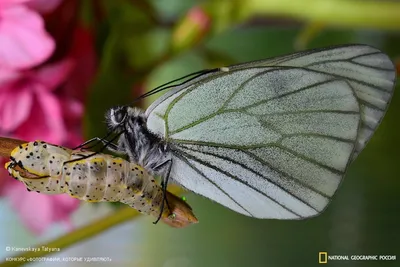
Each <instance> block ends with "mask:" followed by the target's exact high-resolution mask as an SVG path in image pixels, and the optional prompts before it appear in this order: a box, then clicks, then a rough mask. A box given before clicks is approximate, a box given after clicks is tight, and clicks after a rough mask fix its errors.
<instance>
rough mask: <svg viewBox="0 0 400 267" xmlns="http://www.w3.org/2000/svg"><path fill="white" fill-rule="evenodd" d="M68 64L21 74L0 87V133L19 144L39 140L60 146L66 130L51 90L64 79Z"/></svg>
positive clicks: (57, 100) (59, 108) (66, 74)
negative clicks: (6, 134) (12, 137)
mask: <svg viewBox="0 0 400 267" xmlns="http://www.w3.org/2000/svg"><path fill="white" fill-rule="evenodd" d="M72 66H73V64H72V62H71V61H70V60H64V61H62V62H60V63H56V64H51V65H47V66H44V67H42V68H40V69H38V70H26V71H21V72H19V73H18V75H16V77H14V78H13V79H11V80H8V81H7V82H3V84H2V85H0V132H3V133H10V132H12V133H13V134H14V136H16V137H19V138H21V139H23V140H34V139H43V140H46V141H47V142H51V143H56V144H62V143H63V142H64V141H65V139H66V127H65V124H64V121H63V116H62V107H61V104H60V101H59V99H58V98H57V97H56V95H55V94H54V92H53V90H54V89H56V88H57V87H58V86H60V85H61V84H62V83H63V82H65V80H66V79H67V77H68V75H69V73H70V72H71V69H72Z"/></svg>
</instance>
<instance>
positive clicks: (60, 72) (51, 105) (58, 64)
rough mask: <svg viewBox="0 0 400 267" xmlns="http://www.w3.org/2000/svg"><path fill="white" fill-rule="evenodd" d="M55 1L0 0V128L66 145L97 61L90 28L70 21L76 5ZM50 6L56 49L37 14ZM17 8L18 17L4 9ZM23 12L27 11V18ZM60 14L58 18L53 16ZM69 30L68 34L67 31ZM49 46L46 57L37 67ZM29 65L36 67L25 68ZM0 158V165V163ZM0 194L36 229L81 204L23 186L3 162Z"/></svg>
mask: <svg viewBox="0 0 400 267" xmlns="http://www.w3.org/2000/svg"><path fill="white" fill-rule="evenodd" d="M60 2H62V1H60V0H50V1H47V0H46V1H43V0H0V43H2V42H3V40H6V42H8V43H6V44H7V45H6V46H1V47H0V135H3V136H5V135H6V136H12V137H16V138H20V139H23V140H27V141H32V140H36V139H41V140H44V141H47V142H50V143H55V144H60V145H65V146H69V147H73V146H76V145H78V144H79V143H81V142H83V138H82V125H81V124H82V117H83V112H84V105H83V103H84V101H85V98H86V95H87V90H88V88H89V85H90V83H91V81H92V79H93V77H94V75H95V72H96V68H97V63H96V56H95V52H94V40H93V35H92V33H91V32H90V31H89V30H88V29H83V28H81V27H79V26H78V27H77V26H76V23H75V19H76V16H65V14H76V10H75V8H77V5H62V6H60V7H59V8H57V7H58V6H59V4H60ZM26 6H28V8H27V7H26ZM55 8H57V9H56V10H55V12H53V13H51V14H49V16H47V17H46V18H47V19H49V18H55V20H54V19H50V20H49V21H50V22H52V23H53V24H51V25H50V28H53V30H55V32H53V34H55V35H57V36H58V37H63V38H61V39H57V38H55V39H56V40H57V51H54V49H55V47H54V42H53V38H54V36H53V37H51V36H50V35H48V34H47V33H46V32H45V30H44V25H43V19H42V18H41V17H40V16H39V14H38V13H36V11H39V12H41V13H46V14H47V13H50V12H52V11H53V10H54V9H55ZM10 10H11V11H12V12H10ZM17 11H18V12H20V13H19V14H20V15H21V16H20V15H18V16H16V15H15V16H10V14H11V15H13V14H17V13H16V12H17ZM24 12H25V13H24ZM3 14H6V15H3ZM23 14H28V15H27V17H26V18H25V17H24V16H22V15H23ZM63 14H64V15H63ZM60 16H61V17H63V18H64V19H63V20H59V19H58V18H59V17H60ZM66 18H67V19H66ZM11 19H13V20H11ZM49 21H47V22H49ZM4 25H5V27H4ZM48 26H49V25H48ZM54 26H56V28H54ZM71 26H72V28H71ZM13 27H15V28H13ZM18 27H19V28H18ZM57 27H60V28H57ZM56 29H59V30H56ZM60 29H62V30H61V32H60ZM67 29H72V33H74V34H73V35H70V34H67V32H65V31H66V30H67ZM68 43H71V44H72V45H71V46H69V45H66V44H68ZM49 44H51V45H49ZM18 47H22V49H17V48H18ZM38 48H39V49H38ZM50 48H51V49H50ZM53 52H54V54H53V55H52V58H51V60H50V62H52V63H47V64H44V65H41V66H38V67H37V65H39V64H41V63H43V62H44V61H45V60H47V59H48V58H49V56H50V55H51V54H52V53H53ZM20 58H24V59H25V58H26V60H25V61H23V60H20ZM59 59H62V60H59ZM54 62H55V63H54ZM33 66H35V67H37V68H35V69H31V67H33ZM0 163H1V165H3V166H4V163H5V162H0ZM0 196H4V197H6V198H8V200H9V201H10V202H11V206H12V207H13V208H14V209H15V210H16V212H17V214H18V215H19V216H20V218H21V220H22V221H23V223H24V224H25V225H26V226H27V227H28V228H29V229H31V230H32V231H33V232H34V233H37V234H40V233H42V232H43V231H44V230H46V229H47V227H49V226H50V225H51V223H52V222H55V221H64V222H68V218H69V216H70V214H71V213H72V212H73V211H74V210H75V209H76V208H77V207H78V205H79V200H77V199H74V198H71V197H69V196H67V195H58V196H49V195H43V194H38V193H36V192H28V191H27V190H26V188H25V186H24V185H23V184H22V183H21V182H19V181H16V180H14V179H12V178H10V177H9V176H8V174H7V173H6V172H5V170H4V169H3V170H1V171H0Z"/></svg>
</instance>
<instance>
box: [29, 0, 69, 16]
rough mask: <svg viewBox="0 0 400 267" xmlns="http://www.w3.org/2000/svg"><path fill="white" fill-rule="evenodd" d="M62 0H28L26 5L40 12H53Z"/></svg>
mask: <svg viewBox="0 0 400 267" xmlns="http://www.w3.org/2000/svg"><path fill="white" fill-rule="evenodd" d="M61 2H62V0H30V1H29V2H28V3H27V4H26V5H27V6H29V7H30V8H32V9H34V10H37V11H39V12H40V13H42V14H46V13H50V12H53V11H54V10H55V9H56V8H57V7H58V6H59V5H60V4H61Z"/></svg>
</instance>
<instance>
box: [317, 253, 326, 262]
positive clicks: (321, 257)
mask: <svg viewBox="0 0 400 267" xmlns="http://www.w3.org/2000/svg"><path fill="white" fill-rule="evenodd" d="M318 263H328V252H320V253H318Z"/></svg>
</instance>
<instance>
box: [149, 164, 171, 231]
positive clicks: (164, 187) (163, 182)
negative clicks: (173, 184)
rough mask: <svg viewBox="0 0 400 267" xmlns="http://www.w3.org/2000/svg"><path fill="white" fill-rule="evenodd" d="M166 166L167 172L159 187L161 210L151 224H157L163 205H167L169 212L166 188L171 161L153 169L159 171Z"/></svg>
mask: <svg viewBox="0 0 400 267" xmlns="http://www.w3.org/2000/svg"><path fill="white" fill-rule="evenodd" d="M165 166H167V171H166V175H163V180H162V181H161V187H162V190H163V201H162V203H161V209H160V214H159V215H158V218H157V220H156V221H155V222H153V224H157V223H158V221H159V220H160V219H161V216H162V214H163V211H164V204H167V208H168V210H171V208H170V206H169V204H168V200H167V197H166V196H167V186H168V181H169V176H170V174H171V168H172V159H169V160H167V161H165V162H163V163H161V164H160V165H158V166H157V167H155V168H154V169H160V168H163V167H165Z"/></svg>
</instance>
